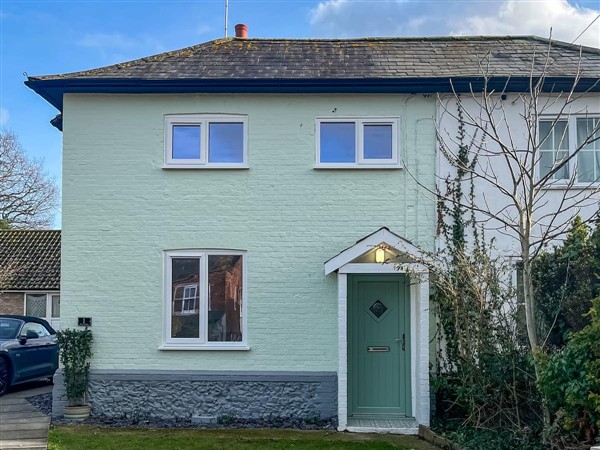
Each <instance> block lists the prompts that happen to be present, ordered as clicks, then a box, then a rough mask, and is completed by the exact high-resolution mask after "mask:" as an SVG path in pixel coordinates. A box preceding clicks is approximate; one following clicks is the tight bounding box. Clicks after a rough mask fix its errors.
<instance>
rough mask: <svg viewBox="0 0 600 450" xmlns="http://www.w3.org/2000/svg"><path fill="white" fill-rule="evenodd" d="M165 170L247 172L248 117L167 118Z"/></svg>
mask: <svg viewBox="0 0 600 450" xmlns="http://www.w3.org/2000/svg"><path fill="white" fill-rule="evenodd" d="M164 167H165V168H174V169H245V168H247V167H248V117H247V116H241V115H206V114H177V115H167V116H165V165H164Z"/></svg>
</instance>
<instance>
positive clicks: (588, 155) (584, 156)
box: [577, 151, 594, 182]
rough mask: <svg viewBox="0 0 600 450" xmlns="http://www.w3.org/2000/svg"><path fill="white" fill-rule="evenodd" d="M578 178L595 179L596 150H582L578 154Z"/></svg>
mask: <svg viewBox="0 0 600 450" xmlns="http://www.w3.org/2000/svg"><path fill="white" fill-rule="evenodd" d="M577 180H578V181H582V182H591V181H594V152H590V151H581V152H579V153H578V154H577Z"/></svg>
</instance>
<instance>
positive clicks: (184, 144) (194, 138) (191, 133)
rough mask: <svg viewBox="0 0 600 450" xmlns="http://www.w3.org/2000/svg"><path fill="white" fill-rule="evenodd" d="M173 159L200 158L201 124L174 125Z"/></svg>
mask: <svg viewBox="0 0 600 450" xmlns="http://www.w3.org/2000/svg"><path fill="white" fill-rule="evenodd" d="M173 159H200V125H174V126H173Z"/></svg>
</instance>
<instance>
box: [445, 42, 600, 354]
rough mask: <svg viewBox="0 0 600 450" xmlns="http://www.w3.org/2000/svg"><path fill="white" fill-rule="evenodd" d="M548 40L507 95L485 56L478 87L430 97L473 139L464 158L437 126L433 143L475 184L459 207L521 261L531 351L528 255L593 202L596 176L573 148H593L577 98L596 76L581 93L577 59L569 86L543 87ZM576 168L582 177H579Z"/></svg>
mask: <svg viewBox="0 0 600 450" xmlns="http://www.w3.org/2000/svg"><path fill="white" fill-rule="evenodd" d="M552 45H553V44H552V41H551V40H549V44H548V50H547V52H546V53H545V54H542V55H536V54H534V55H533V60H532V65H531V73H530V77H529V88H528V89H527V92H525V93H520V94H517V95H513V96H512V97H513V98H514V99H513V100H512V101H511V99H510V98H509V96H508V92H509V91H508V88H509V83H510V80H508V81H507V82H506V83H505V84H504V86H503V88H501V89H494V88H493V87H492V84H493V83H492V80H493V76H492V75H490V70H489V66H488V64H487V63H486V60H487V61H489V56H488V57H487V58H486V60H484V61H482V63H481V65H480V67H481V76H482V79H483V87H482V89H481V90H475V89H471V92H470V93H469V94H466V95H463V96H461V95H459V94H458V93H456V92H454V93H453V95H451V96H450V98H448V97H446V98H441V97H440V98H439V99H438V100H439V104H440V105H441V108H442V114H448V115H450V116H451V118H452V119H453V120H454V121H455V122H456V123H459V122H460V124H459V126H462V127H464V133H465V135H466V137H467V140H469V139H471V141H472V142H473V144H472V145H471V146H470V147H469V152H470V154H469V155H468V158H467V159H466V160H465V159H464V158H459V157H458V149H457V145H456V144H457V141H456V140H455V139H454V138H453V137H452V136H451V134H450V133H449V132H448V131H447V130H442V129H440V127H439V126H438V129H437V135H438V143H439V147H440V151H441V153H442V155H443V156H444V159H445V160H446V161H447V162H448V163H449V165H450V166H451V167H452V168H453V169H454V170H460V171H463V172H464V173H465V174H467V176H468V177H471V178H472V179H473V181H474V183H475V185H476V186H478V187H479V193H480V201H478V202H475V203H469V202H467V201H464V202H463V200H460V202H461V205H460V206H461V207H465V208H473V209H474V210H475V212H476V213H477V215H478V217H480V218H481V221H482V222H485V227H486V228H488V229H489V228H493V229H494V230H496V231H497V232H499V233H503V234H506V235H507V236H509V237H511V238H513V239H516V241H517V242H518V247H519V252H518V254H517V255H516V256H517V257H518V258H519V259H520V261H521V264H522V282H523V288H524V295H523V297H524V302H525V316H526V325H527V335H528V339H529V343H530V345H531V348H532V350H533V351H534V352H535V351H537V350H538V349H539V348H540V339H539V337H538V332H537V328H536V311H535V299H534V298H533V297H534V296H533V284H532V262H533V261H534V260H535V258H536V257H537V256H538V255H539V254H540V252H541V251H542V250H543V249H544V248H545V247H546V246H547V245H548V244H549V243H551V242H552V241H553V240H555V239H557V238H559V237H560V236H561V235H563V234H564V233H565V231H566V230H567V228H568V227H569V225H570V223H571V222H572V221H573V219H574V218H575V216H577V215H578V214H579V213H580V211H581V209H582V208H583V207H586V206H590V205H594V204H597V193H598V192H599V188H598V182H599V181H600V174H595V172H594V170H593V169H592V171H591V173H592V174H594V175H592V178H590V175H589V171H587V170H588V169H589V167H586V168H583V167H581V166H580V165H579V164H577V162H579V161H583V159H580V154H582V153H581V152H582V151H584V149H585V150H587V149H588V148H590V147H592V148H593V143H594V142H596V141H598V140H599V139H600V119H598V118H594V117H591V116H588V112H587V109H585V108H581V107H580V105H579V104H578V101H580V100H581V99H582V98H584V97H585V96H586V94H588V93H589V92H590V90H593V88H594V87H597V86H598V83H596V85H595V86H593V87H592V88H591V89H590V88H588V89H586V90H584V91H583V92H581V88H580V86H579V83H580V80H581V67H580V66H578V67H576V68H574V72H573V73H572V74H569V75H570V76H571V77H572V84H571V85H570V89H568V90H567V91H566V92H564V91H562V92H558V91H557V92H552V91H550V92H549V88H548V87H549V85H550V81H549V80H548V73H549V72H550V69H551V67H552V58H551V49H552ZM580 60H581V58H580ZM599 82H600V81H599ZM596 101H597V100H596ZM508 102H510V103H511V105H512V106H513V107H514V106H515V104H517V105H518V108H519V113H518V117H517V118H515V115H514V114H510V113H507V103H508ZM466 103H468V104H469V105H468V106H466ZM575 114H577V117H578V122H577V130H576V131H575V134H573V132H572V133H571V134H570V135H569V127H572V123H571V124H568V119H569V117H571V116H574V115H575ZM541 118H544V120H543V121H542V120H541ZM566 121H567V122H566ZM517 122H518V123H517ZM518 129H522V130H525V136H518V132H517V131H516V130H518ZM574 135H575V136H576V138H575V140H576V142H575V143H571V146H570V151H569V145H568V142H569V139H570V140H571V141H572V140H573V136H574ZM569 136H571V137H569ZM565 148H566V150H564V149H565ZM549 160H550V163H548V161H549ZM540 168H541V169H540ZM584 170H586V173H585V176H580V174H583V171H584ZM583 180H585V181H583ZM486 193H488V194H486ZM436 195H437V196H438V198H439V199H441V200H444V201H449V202H452V201H454V202H456V199H455V198H454V197H453V196H452V195H448V193H447V192H443V191H442V190H438V191H437V192H436ZM463 199H464V198H463ZM587 219H588V220H593V217H589V218H587Z"/></svg>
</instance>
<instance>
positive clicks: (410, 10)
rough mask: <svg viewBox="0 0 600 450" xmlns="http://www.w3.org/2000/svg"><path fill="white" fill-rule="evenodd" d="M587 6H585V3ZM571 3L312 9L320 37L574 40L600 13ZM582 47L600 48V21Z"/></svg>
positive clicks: (405, 0)
mask: <svg viewBox="0 0 600 450" xmlns="http://www.w3.org/2000/svg"><path fill="white" fill-rule="evenodd" d="M580 3H581V2H580ZM586 4H589V5H592V6H593V7H583V6H576V5H574V4H571V3H569V2H568V1H567V0H539V1H523V0H502V1H494V2H482V1H478V0H466V1H461V2H451V1H424V2H416V1H412V0H381V1H349V0H324V1H321V2H320V3H319V4H318V5H317V6H316V7H314V8H313V9H312V10H311V11H310V24H311V26H312V29H313V32H314V34H316V35H319V36H328V37H351V36H355V37H356V36H417V35H421V36H432V35H437V36H440V35H442V36H443V35H449V34H450V35H456V34H461V35H469V34H475V35H505V34H535V35H538V36H542V37H547V36H548V35H549V33H550V28H551V27H552V29H553V37H554V38H555V39H558V40H564V41H567V42H571V41H573V40H574V39H575V38H576V37H577V36H578V35H579V34H580V33H581V32H582V31H583V30H584V29H585V28H586V27H587V26H588V25H589V24H590V23H591V22H592V21H593V20H594V18H595V17H597V16H598V15H599V14H600V7H598V3H597V2H589V3H586ZM577 43H579V44H584V45H590V46H594V47H600V19H599V20H597V21H596V22H595V23H594V24H593V25H592V26H591V27H590V28H589V29H588V30H587V31H586V32H585V34H584V35H583V36H582V37H580V38H579V39H578V40H577Z"/></svg>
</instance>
